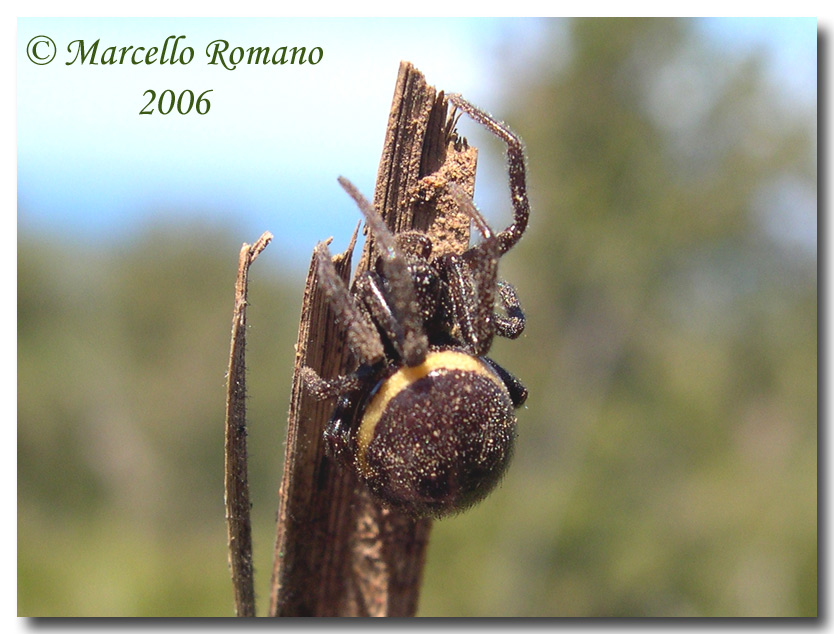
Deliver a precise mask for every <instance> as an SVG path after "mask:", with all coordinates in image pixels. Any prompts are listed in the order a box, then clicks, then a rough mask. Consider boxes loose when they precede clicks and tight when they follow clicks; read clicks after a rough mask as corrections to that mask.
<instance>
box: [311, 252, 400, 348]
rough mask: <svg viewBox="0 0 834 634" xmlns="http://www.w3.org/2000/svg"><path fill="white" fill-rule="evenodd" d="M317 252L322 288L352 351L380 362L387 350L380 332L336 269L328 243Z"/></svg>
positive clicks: (317, 269) (317, 270)
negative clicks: (384, 347)
mask: <svg viewBox="0 0 834 634" xmlns="http://www.w3.org/2000/svg"><path fill="white" fill-rule="evenodd" d="M314 253H315V258H316V272H317V273H318V276H319V281H320V285H321V288H322V289H323V290H324V294H325V297H327V301H328V302H329V303H330V306H331V307H332V309H333V312H334V313H335V314H336V315H337V319H338V321H339V322H340V324H341V326H342V328H343V330H344V333H345V338H346V339H347V343H348V347H349V348H350V350H351V352H353V354H354V355H355V356H356V358H357V359H358V361H359V362H360V363H362V364H367V365H371V364H373V363H375V362H377V361H380V360H381V359H382V358H383V357H384V356H385V351H384V349H383V346H382V341H381V340H380V338H379V334H378V333H377V330H376V328H374V324H373V322H372V321H371V319H370V318H369V317H368V315H367V314H366V313H365V312H364V311H363V310H362V308H361V307H360V306H359V305H358V303H357V302H356V299H355V298H354V297H353V295H351V294H350V291H348V289H347V287H346V286H345V283H344V282H343V281H342V278H341V277H339V274H338V273H337V272H336V269H335V267H334V266H333V260H332V259H331V258H330V251H329V250H328V248H327V245H326V244H325V243H324V242H320V243H319V244H318V245H317V246H316V248H315V252H314Z"/></svg>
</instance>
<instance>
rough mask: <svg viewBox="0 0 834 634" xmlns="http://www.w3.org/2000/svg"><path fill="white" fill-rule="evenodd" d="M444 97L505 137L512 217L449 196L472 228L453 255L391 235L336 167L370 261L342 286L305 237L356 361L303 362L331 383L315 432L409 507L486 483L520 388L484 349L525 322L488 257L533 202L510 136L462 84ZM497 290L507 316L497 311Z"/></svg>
mask: <svg viewBox="0 0 834 634" xmlns="http://www.w3.org/2000/svg"><path fill="white" fill-rule="evenodd" d="M449 101H450V102H451V103H452V104H453V106H455V107H456V108H458V109H460V110H461V111H463V112H465V113H467V114H468V115H469V116H470V117H472V118H473V119H474V120H475V121H477V122H479V123H481V124H482V125H484V126H485V127H486V128H487V129H489V130H490V131H491V132H492V133H493V134H495V135H497V136H498V137H500V138H501V139H502V140H503V141H504V142H505V143H506V144H507V148H508V152H507V154H508V167H509V182H510V192H511V195H512V203H513V210H514V218H513V223H512V224H511V225H510V226H509V227H508V228H507V229H505V230H504V231H501V232H500V233H498V234H497V235H493V233H492V231H491V230H490V228H489V226H488V225H487V223H486V221H485V220H484V218H483V216H481V214H480V213H479V212H478V210H477V209H476V208H475V205H474V204H473V202H472V201H471V199H470V198H469V197H468V196H466V195H465V194H463V192H461V191H460V190H454V191H453V193H454V196H455V198H456V200H457V202H458V204H459V205H460V207H461V209H462V210H463V211H464V212H466V213H467V214H468V215H469V217H470V218H471V220H472V223H473V224H474V226H475V227H476V229H477V230H478V232H479V233H480V234H481V236H482V240H481V241H480V243H478V244H477V245H475V246H472V247H470V248H469V249H468V250H467V251H465V252H464V253H462V254H459V255H453V254H446V255H441V256H439V257H432V253H431V251H432V244H431V241H430V240H429V238H428V237H427V236H426V235H424V234H419V233H415V232H408V233H404V234H398V235H393V234H392V233H391V232H390V231H389V230H388V228H387V227H386V225H385V223H384V221H383V220H382V218H381V217H380V216H379V214H378V213H377V211H376V210H375V209H374V208H373V206H372V205H371V204H370V203H369V202H368V201H367V200H365V198H363V196H362V195H361V194H360V193H359V192H358V191H357V190H356V188H355V187H354V186H353V185H352V184H351V183H350V182H348V181H347V180H346V179H343V178H340V179H339V182H340V183H341V185H342V186H343V187H344V188H345V190H346V191H347V192H348V194H350V196H351V197H352V198H353V199H354V200H355V201H356V203H357V205H358V206H359V208H360V210H361V211H362V213H363V214H364V216H365V219H366V223H367V225H368V227H369V229H370V231H371V232H372V234H373V236H374V237H375V239H376V248H377V251H378V253H379V257H378V259H377V261H376V266H375V270H374V271H369V272H364V273H362V274H361V275H359V276H358V277H357V279H356V281H355V282H354V286H353V291H352V292H350V291H349V290H348V289H347V288H346V286H345V284H344V283H343V282H342V279H341V278H340V277H339V276H338V274H337V273H336V271H335V269H334V267H333V263H332V261H331V258H330V253H329V251H328V249H327V246H326V244H325V243H320V244H319V245H318V246H317V247H316V249H315V257H316V265H317V271H318V275H319V281H320V283H321V287H322V288H323V290H324V292H325V295H326V297H327V299H328V301H329V303H330V305H331V306H332V308H333V310H334V312H335V313H336V315H337V319H338V320H339V322H340V324H341V326H342V327H343V328H344V331H345V336H346V339H347V343H348V346H349V347H350V350H351V351H352V352H353V354H354V356H355V357H356V359H357V360H358V362H359V367H358V369H357V370H356V372H354V373H353V374H350V375H348V376H341V377H338V378H336V379H333V380H325V379H322V378H321V377H319V376H318V374H316V372H315V371H314V370H312V369H311V368H309V367H304V368H303V369H302V376H303V379H304V382H305V387H306V390H307V392H308V393H309V394H311V395H312V396H313V397H314V398H316V399H325V398H328V397H332V396H338V397H339V399H338V402H337V405H336V407H335V410H334V412H333V415H332V417H331V419H330V421H329V422H328V424H327V427H326V429H325V431H324V440H325V443H326V448H327V452H328V454H329V455H330V456H331V457H332V458H334V459H335V460H337V461H338V462H340V463H341V464H342V465H346V466H347V467H349V468H353V469H355V471H356V473H357V474H358V476H359V478H360V479H361V480H362V481H364V482H365V483H366V484H367V486H368V487H369V488H370V490H371V491H372V492H373V493H374V494H375V495H376V496H378V497H379V498H380V499H381V500H382V501H383V502H384V503H387V504H388V505H390V506H394V507H397V508H399V509H402V510H404V511H406V512H408V513H410V514H412V515H414V516H428V515H433V516H436V517H439V516H442V515H446V514H448V513H451V512H455V511H459V510H462V509H465V508H467V507H469V506H471V505H472V504H474V503H475V502H478V501H479V500H481V499H482V498H483V497H484V496H486V495H487V493H489V492H490V491H491V490H492V489H493V488H494V487H495V485H496V484H497V483H498V481H499V480H500V479H501V477H502V475H503V473H504V471H505V469H506V467H507V464H508V463H509V460H510V457H511V454H512V449H513V445H514V442H515V434H516V431H515V429H516V418H515V414H514V411H513V410H514V409H515V408H517V407H520V406H521V404H522V403H524V401H525V399H526V398H527V390H526V389H525V387H524V386H523V385H522V384H521V383H520V382H519V381H518V380H517V379H516V378H515V377H513V376H512V375H511V374H510V373H509V372H507V371H506V370H504V369H503V368H502V367H501V366H499V365H498V364H497V363H496V362H495V361H492V360H491V359H488V358H487V357H486V356H484V355H486V353H487V352H488V351H489V349H490V345H491V343H492V338H493V335H495V334H498V335H500V336H502V337H508V338H510V339H514V338H516V337H518V336H519V335H520V334H521V331H522V330H523V329H524V323H525V321H524V314H523V313H522V311H521V307H520V306H519V302H518V297H517V296H516V293H515V289H514V288H513V287H512V286H510V285H509V284H507V283H506V282H503V281H501V280H498V279H497V268H498V261H499V259H500V258H501V256H502V255H504V254H505V253H506V252H507V251H508V250H509V249H510V248H511V247H512V246H513V245H514V244H515V243H516V242H518V240H519V239H520V238H521V236H522V234H523V233H524V230H525V228H526V227H527V218H528V216H529V212H530V208H529V203H528V201H527V191H526V182H525V168H524V148H523V145H522V143H521V140H520V139H519V138H518V137H517V136H516V135H515V134H514V133H513V132H512V131H511V130H510V129H509V128H508V127H507V126H506V125H505V124H503V123H501V122H499V121H497V120H495V119H493V118H492V117H491V116H490V115H488V114H486V113H485V112H483V111H481V110H479V109H478V108H476V107H475V106H473V105H471V104H469V103H468V102H467V101H465V100H464V99H463V98H462V97H460V96H459V95H450V96H449ZM496 295H497V299H498V301H499V303H500V304H501V306H502V307H503V310H504V312H505V315H500V314H496V313H495V312H494V310H495V302H496Z"/></svg>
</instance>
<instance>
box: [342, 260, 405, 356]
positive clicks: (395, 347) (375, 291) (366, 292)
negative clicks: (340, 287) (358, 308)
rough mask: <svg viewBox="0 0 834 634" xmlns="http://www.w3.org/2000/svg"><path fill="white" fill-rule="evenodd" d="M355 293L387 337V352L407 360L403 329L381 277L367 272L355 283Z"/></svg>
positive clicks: (385, 338)
mask: <svg viewBox="0 0 834 634" xmlns="http://www.w3.org/2000/svg"><path fill="white" fill-rule="evenodd" d="M353 292H354V294H355V296H356V297H357V298H358V299H359V301H361V302H362V305H363V307H364V309H365V310H366V311H367V313H368V315H369V316H370V318H371V320H372V321H373V322H374V324H376V326H377V328H378V329H379V331H380V332H381V333H382V334H383V335H384V336H385V337H384V339H383V344H382V345H383V348H384V347H385V340H387V341H388V342H389V345H390V350H388V351H387V352H388V353H389V354H390V353H393V354H394V355H396V356H398V357H399V358H400V359H405V351H404V349H403V348H404V339H405V336H404V334H403V328H402V325H401V324H400V323H399V321H397V317H396V315H394V312H393V310H392V308H391V306H390V305H389V303H388V300H387V299H386V297H385V295H386V294H385V292H384V291H383V283H382V281H381V280H380V277H379V276H378V275H376V274H375V273H372V272H370V271H365V272H364V273H362V274H361V275H360V276H359V277H358V278H357V279H356V282H354V285H353Z"/></svg>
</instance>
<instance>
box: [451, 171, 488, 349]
mask: <svg viewBox="0 0 834 634" xmlns="http://www.w3.org/2000/svg"><path fill="white" fill-rule="evenodd" d="M451 193H452V195H453V196H454V197H455V199H456V201H457V203H458V205H459V207H460V209H461V211H463V212H464V213H466V214H467V215H468V216H469V218H470V219H471V220H472V224H473V225H475V228H476V229H477V230H478V231H479V232H480V233H481V235H482V236H483V238H484V239H483V241H482V242H481V243H480V244H477V245H475V246H473V247H471V248H470V249H468V250H467V251H466V252H465V253H463V254H462V255H448V256H445V262H444V268H445V270H446V273H447V277H446V283H447V285H448V288H449V294H450V300H451V304H452V311H453V314H454V316H455V323H457V324H458V325H459V327H460V333H459V336H460V338H461V339H462V340H463V341H464V343H465V344H466V346H467V347H468V348H470V349H471V351H472V353H473V354H476V355H483V354H486V353H487V352H488V351H489V348H490V346H491V345H492V338H493V335H494V333H495V325H494V323H493V309H494V306H495V288H496V276H497V270H498V259H499V258H500V254H499V252H498V250H499V242H498V238H497V237H496V236H494V235H493V234H492V230H491V229H490V228H489V225H488V224H487V222H486V220H485V219H484V217H483V216H482V215H481V213H480V212H479V211H478V209H477V208H476V207H475V205H474V203H473V202H472V200H471V199H470V198H469V196H467V195H466V194H465V193H464V192H463V191H462V190H461V189H459V188H457V187H453V188H452V192H451Z"/></svg>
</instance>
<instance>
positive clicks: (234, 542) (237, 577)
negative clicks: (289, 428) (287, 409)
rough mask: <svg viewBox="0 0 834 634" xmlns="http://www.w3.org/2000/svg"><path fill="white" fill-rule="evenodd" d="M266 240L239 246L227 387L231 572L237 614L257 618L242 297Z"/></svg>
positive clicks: (227, 486) (262, 239)
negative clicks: (254, 263)
mask: <svg viewBox="0 0 834 634" xmlns="http://www.w3.org/2000/svg"><path fill="white" fill-rule="evenodd" d="M270 240H272V234H270V233H264V234H263V235H262V236H261V237H260V238H259V239H258V241H257V242H255V244H253V245H251V246H250V245H248V244H244V245H243V246H242V247H241V249H240V259H239V260H238V269H237V279H236V280H235V308H234V315H233V318H232V341H231V352H230V354H229V370H228V382H227V384H226V467H225V500H226V529H227V534H228V541H229V568H230V569H231V573H232V586H233V588H234V595H235V612H236V614H237V616H255V589H254V583H253V573H252V525H251V521H250V518H249V479H248V475H247V469H246V296H247V291H248V286H249V266H250V265H251V264H252V262H253V261H254V260H255V258H256V257H258V254H259V253H260V252H261V251H263V250H264V249H265V248H266V245H267V244H269V242H270Z"/></svg>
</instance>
